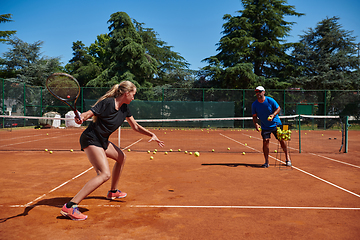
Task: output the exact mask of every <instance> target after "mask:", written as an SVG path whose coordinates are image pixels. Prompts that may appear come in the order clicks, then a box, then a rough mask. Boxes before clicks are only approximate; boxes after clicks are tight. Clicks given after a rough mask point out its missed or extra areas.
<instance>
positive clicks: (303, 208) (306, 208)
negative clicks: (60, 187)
mask: <svg viewBox="0 0 360 240" xmlns="http://www.w3.org/2000/svg"><path fill="white" fill-rule="evenodd" d="M32 206H36V204H35V205H32ZM80 206H81V207H105V208H120V207H121V208H123V207H128V208H205V209H294V210H358V211H359V210H360V208H355V207H286V206H210V205H209V206H187V205H110V204H105V205H80ZM0 207H10V208H23V207H29V206H28V205H11V206H4V205H0ZM37 207H40V205H39V206H37ZM57 207H62V205H58V206H57Z"/></svg>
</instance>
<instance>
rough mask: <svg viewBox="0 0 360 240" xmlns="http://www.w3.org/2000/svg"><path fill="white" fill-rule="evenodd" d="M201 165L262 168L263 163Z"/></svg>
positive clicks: (208, 164) (205, 164) (206, 164)
mask: <svg viewBox="0 0 360 240" xmlns="http://www.w3.org/2000/svg"><path fill="white" fill-rule="evenodd" d="M201 165H202V166H227V167H238V166H242V167H252V168H263V167H262V165H263V164H252V163H203V164H201Z"/></svg>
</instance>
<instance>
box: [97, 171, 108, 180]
mask: <svg viewBox="0 0 360 240" xmlns="http://www.w3.org/2000/svg"><path fill="white" fill-rule="evenodd" d="M98 176H99V177H101V179H102V180H103V182H106V181H108V180H109V179H110V178H111V173H110V172H108V171H105V172H100V173H99V174H98Z"/></svg>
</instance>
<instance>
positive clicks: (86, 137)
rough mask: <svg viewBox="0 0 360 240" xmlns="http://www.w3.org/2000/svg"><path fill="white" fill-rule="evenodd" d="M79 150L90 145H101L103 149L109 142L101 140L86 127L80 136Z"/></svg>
mask: <svg viewBox="0 0 360 240" xmlns="http://www.w3.org/2000/svg"><path fill="white" fill-rule="evenodd" d="M80 145H81V151H84V149H85V148H87V147H88V146H90V145H94V146H97V147H101V148H103V149H104V150H106V149H107V148H108V145H109V142H108V141H105V142H101V141H100V140H99V138H98V137H97V136H96V134H95V133H94V132H93V131H89V130H88V129H86V130H85V131H84V132H83V133H82V134H81V136H80Z"/></svg>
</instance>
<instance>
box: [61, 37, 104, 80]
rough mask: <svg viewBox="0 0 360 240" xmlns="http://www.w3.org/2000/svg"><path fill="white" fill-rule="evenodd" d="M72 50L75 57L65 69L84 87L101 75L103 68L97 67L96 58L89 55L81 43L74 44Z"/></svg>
mask: <svg viewBox="0 0 360 240" xmlns="http://www.w3.org/2000/svg"><path fill="white" fill-rule="evenodd" d="M72 49H73V51H74V52H73V55H74V57H73V58H72V59H71V60H70V61H69V63H68V64H66V66H65V68H66V70H67V72H68V73H70V74H71V75H72V76H74V77H75V78H76V79H77V80H78V81H79V84H80V86H82V87H83V86H85V85H86V84H87V83H88V82H89V81H90V80H91V79H94V78H96V77H97V76H98V75H99V74H100V73H101V68H100V67H99V66H98V65H97V63H96V59H95V57H93V56H91V55H90V54H89V49H88V48H87V47H85V44H83V43H82V42H81V41H76V42H74V43H73V46H72Z"/></svg>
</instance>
